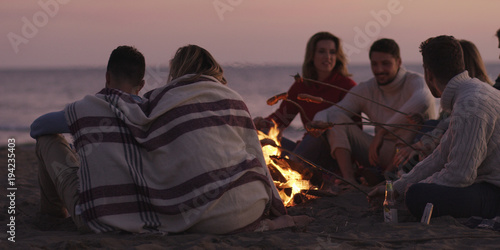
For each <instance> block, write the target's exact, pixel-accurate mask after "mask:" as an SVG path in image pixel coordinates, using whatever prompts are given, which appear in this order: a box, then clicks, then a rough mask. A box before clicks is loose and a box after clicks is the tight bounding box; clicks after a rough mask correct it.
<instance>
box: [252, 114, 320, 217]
mask: <svg viewBox="0 0 500 250" xmlns="http://www.w3.org/2000/svg"><path fill="white" fill-rule="evenodd" d="M258 135H259V140H260V141H261V144H263V146H262V151H263V153H264V158H265V160H266V164H267V167H268V168H269V171H270V172H271V176H272V178H273V181H274V184H275V185H276V188H277V189H278V191H279V194H280V197H281V199H282V200H283V204H284V205H285V206H287V207H288V206H294V205H296V204H298V203H301V202H303V201H304V200H307V199H309V198H310V196H307V195H306V193H307V191H309V190H311V189H312V190H317V188H316V187H315V186H313V185H312V184H311V182H310V179H311V177H312V172H311V171H309V170H308V169H306V168H304V167H303V166H302V165H301V164H300V163H297V162H294V161H292V160H290V159H288V157H285V158H281V157H280V155H281V150H280V149H279V148H278V147H276V146H273V145H269V144H275V145H278V146H280V142H279V140H278V137H279V130H278V128H277V124H276V123H275V124H274V127H272V128H271V129H270V130H269V133H268V134H265V133H263V132H261V131H258ZM270 140H272V142H274V143H266V141H267V142H270Z"/></svg>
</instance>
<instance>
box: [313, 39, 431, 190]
mask: <svg viewBox="0 0 500 250" xmlns="http://www.w3.org/2000/svg"><path fill="white" fill-rule="evenodd" d="M369 57H370V62H371V69H372V72H373V74H374V76H375V77H374V78H372V79H370V80H368V81H366V82H363V83H360V84H359V85H357V86H355V87H353V88H352V89H351V93H354V94H357V95H360V96H363V97H366V98H368V99H371V100H374V101H376V102H378V103H382V104H384V105H386V106H389V107H391V108H393V109H396V110H400V111H402V112H403V113H406V114H412V113H416V114H422V115H423V116H424V117H426V118H433V117H434V113H435V110H434V98H433V97H432V95H431V93H430V92H429V89H428V88H427V86H426V85H425V82H424V78H423V76H422V75H420V74H417V73H414V72H411V71H408V70H406V69H405V68H404V67H403V66H401V57H400V52H399V46H398V44H397V43H396V42H395V41H394V40H392V39H380V40H377V41H375V42H374V43H373V44H372V46H371V48H370V52H369ZM354 94H347V95H346V96H345V98H344V99H343V100H342V101H341V102H339V103H338V106H341V107H343V108H344V109H342V108H339V107H337V106H332V107H331V108H328V109H326V110H323V111H321V112H319V113H318V114H316V116H315V117H314V121H313V122H312V123H311V125H312V126H313V127H315V125H319V126H321V123H322V122H332V123H352V122H353V121H352V119H351V118H350V117H351V116H352V115H353V113H356V114H359V113H361V112H362V113H364V114H366V115H367V116H368V118H369V119H370V120H372V121H374V122H378V123H384V124H391V123H392V124H401V123H408V120H407V116H406V115H404V114H401V113H398V112H395V111H394V110H391V109H389V108H387V107H384V106H382V105H378V104H375V103H373V102H371V101H369V100H366V99H363V98H360V97H359V96H356V95H354ZM414 135H415V134H414V132H412V131H409V130H405V129H400V128H395V127H389V126H383V127H380V126H376V128H375V136H372V135H370V134H368V133H365V132H363V130H361V129H360V128H359V127H358V126H356V125H347V126H346V125H338V126H334V127H333V128H331V129H329V130H328V131H327V136H328V140H329V143H330V146H331V149H332V151H331V154H332V156H333V157H334V158H335V159H336V160H337V162H338V165H339V167H340V170H341V172H342V175H343V177H344V178H345V179H346V180H348V181H350V182H353V183H355V181H356V180H355V171H354V167H353V161H352V160H353V159H354V160H355V161H356V162H358V164H360V165H361V166H364V167H370V166H377V169H379V170H392V167H393V166H392V164H391V162H392V158H393V155H394V153H395V150H396V145H397V144H400V143H401V144H403V143H404V142H403V140H404V141H406V142H408V143H411V142H412V140H413V137H414ZM398 137H399V138H398ZM372 184H374V183H372Z"/></svg>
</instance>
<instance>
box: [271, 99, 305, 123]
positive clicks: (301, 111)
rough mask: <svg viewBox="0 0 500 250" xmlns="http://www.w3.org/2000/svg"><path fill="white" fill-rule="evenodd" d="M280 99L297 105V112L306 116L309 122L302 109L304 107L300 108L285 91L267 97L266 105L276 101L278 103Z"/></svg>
mask: <svg viewBox="0 0 500 250" xmlns="http://www.w3.org/2000/svg"><path fill="white" fill-rule="evenodd" d="M280 100H283V101H286V102H289V103H291V104H293V105H295V106H297V108H299V112H300V113H301V114H302V115H303V116H304V117H305V118H306V120H307V121H308V122H311V120H310V119H309V118H308V117H307V115H306V111H305V110H304V108H302V106H300V104H298V103H296V102H294V101H292V100H290V99H288V93H287V92H284V93H281V94H277V95H275V96H273V97H271V98H269V99H267V105H269V106H272V105H274V104H276V103H278V101H280Z"/></svg>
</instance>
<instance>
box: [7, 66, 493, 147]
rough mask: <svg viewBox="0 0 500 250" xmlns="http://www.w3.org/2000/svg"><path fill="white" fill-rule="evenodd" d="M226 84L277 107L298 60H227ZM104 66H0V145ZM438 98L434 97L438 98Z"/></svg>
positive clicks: (361, 71)
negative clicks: (291, 62)
mask: <svg viewBox="0 0 500 250" xmlns="http://www.w3.org/2000/svg"><path fill="white" fill-rule="evenodd" d="M403 65H404V66H405V67H406V68H407V69H408V70H412V71H415V72H418V73H423V68H422V65H421V64H420V63H413V64H403ZM486 67H487V71H488V75H489V76H490V78H491V80H492V81H494V80H495V79H496V77H497V76H498V73H500V62H498V63H489V64H486ZM223 69H224V72H225V77H226V79H227V80H228V86H229V87H230V88H232V89H233V90H235V91H236V92H238V93H239V94H240V95H241V96H242V98H243V100H244V101H245V103H246V104H247V106H248V108H249V111H250V113H251V115H252V117H256V116H267V115H269V114H271V113H272V112H274V110H276V109H277V105H276V106H268V105H267V104H266V100H267V99H268V98H270V97H271V96H273V95H276V94H278V93H282V92H285V91H287V90H288V89H289V87H290V86H291V84H292V82H293V78H292V76H293V75H295V74H296V73H299V74H300V73H301V65H300V64H297V65H286V64H276V65H267V64H264V65H263V64H231V65H225V66H223ZM105 70H106V68H105V67H97V66H95V67H82V66H77V67H61V68H17V69H0V76H1V77H0V92H1V93H3V94H4V98H2V99H0V107H2V109H0V117H2V119H1V121H0V147H1V146H2V145H6V142H7V139H8V138H16V140H17V141H18V143H21V144H23V143H35V140H34V139H32V138H31V137H30V136H29V126H30V124H31V123H32V122H33V121H34V120H35V119H36V118H37V117H39V116H41V115H43V114H45V113H48V112H53V111H59V110H62V109H63V108H64V106H65V105H66V104H68V103H71V102H74V101H77V100H79V99H81V98H83V97H84V96H85V95H87V94H94V93H96V92H98V91H99V90H101V89H102V88H103V87H104V74H105ZM349 71H350V73H351V74H352V76H351V78H352V79H353V80H354V81H355V82H357V83H360V82H363V81H366V80H368V79H370V78H372V77H373V74H372V72H371V69H370V65H369V64H368V63H365V64H355V63H353V64H350V65H349ZM167 76H168V67H166V66H161V65H159V66H152V67H147V69H146V75H145V80H146V86H145V88H144V90H142V91H141V92H140V95H143V94H144V93H146V92H147V91H149V90H151V89H154V88H156V87H160V86H162V85H163V84H165V83H166V81H167ZM437 103H438V104H439V102H438V101H437ZM304 132H305V131H304V129H303V128H302V124H301V122H300V119H299V118H298V117H296V119H295V120H294V121H293V122H292V124H291V126H290V128H289V129H287V130H286V131H285V132H284V134H285V136H289V137H290V138H291V139H294V140H297V139H300V138H301V136H302V135H303V133H304Z"/></svg>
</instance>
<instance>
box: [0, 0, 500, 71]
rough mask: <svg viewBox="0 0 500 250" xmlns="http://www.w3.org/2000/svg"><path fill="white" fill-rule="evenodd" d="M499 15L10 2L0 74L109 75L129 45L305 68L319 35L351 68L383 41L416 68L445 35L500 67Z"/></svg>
mask: <svg viewBox="0 0 500 250" xmlns="http://www.w3.org/2000/svg"><path fill="white" fill-rule="evenodd" d="M44 5H45V6H48V8H47V7H43V6H44ZM499 10H500V1H497V0H476V1H463V0H438V1H435V0H413V1H412V0H335V1H332V0H324V1H320V0H308V1H305V0H182V1H181V0H172V1H164V0H153V1H150V0H144V1H131V0H121V1H111V0H101V1H97V0H90V1H76V0H72V1H71V0H38V1H13V0H11V1H8V2H6V3H5V2H4V3H2V9H1V10H0V33H1V34H2V39H0V51H1V58H2V60H0V68H12V67H60V66H65V67H68V66H102V65H105V64H106V62H107V59H108V56H109V54H110V53H111V51H112V50H113V49H114V48H115V47H117V46H118V45H123V44H126V45H134V46H136V47H137V48H138V49H139V50H140V51H141V52H143V54H144V55H145V57H146V61H147V63H148V65H149V66H155V65H156V66H158V65H166V64H167V62H168V60H169V59H170V58H171V57H172V55H173V53H174V52H175V50H176V49H177V48H178V47H180V46H183V45H186V44H197V45H200V46H202V47H204V48H206V49H208V50H209V51H210V52H211V53H212V54H213V55H214V57H215V58H216V59H217V60H218V61H219V62H221V63H222V64H226V65H227V64H233V63H243V64H245V63H251V64H273V63H280V64H300V63H301V62H302V60H303V57H304V50H305V45H306V42H307V40H308V39H309V37H310V36H311V35H313V34H314V33H316V32H318V31H329V32H331V33H333V34H335V35H337V36H338V37H340V38H341V39H342V40H343V41H344V44H345V46H346V48H348V47H349V48H350V51H348V54H349V60H350V62H351V63H367V62H368V56H367V53H368V52H367V51H368V48H369V45H370V44H371V42H373V41H375V40H376V39H378V38H382V37H388V38H393V39H394V40H396V42H398V43H399V45H400V47H401V52H402V57H403V61H404V62H417V63H418V62H420V61H421V57H420V54H419V52H418V46H419V44H420V42H422V41H423V40H425V39H427V38H429V37H431V36H436V35H441V34H447V35H453V36H455V37H457V38H460V39H467V40H470V41H472V42H474V43H475V44H476V46H477V47H478V48H479V50H480V52H481V54H482V56H483V59H484V61H486V62H500V60H499V54H500V49H498V40H497V38H496V37H495V32H496V30H497V29H498V28H500V15H499V13H498V11H499ZM30 28H31V29H30ZM367 28H368V30H367Z"/></svg>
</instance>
